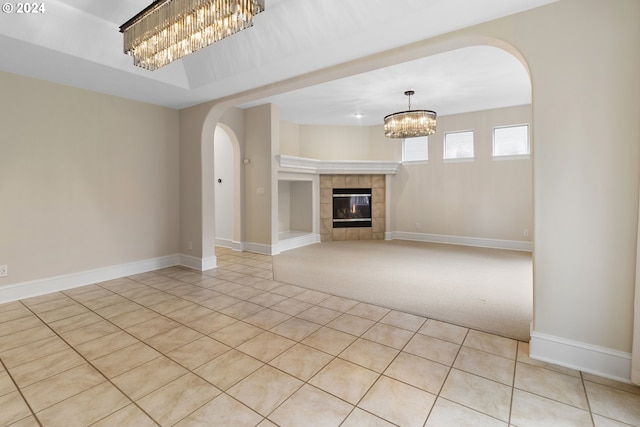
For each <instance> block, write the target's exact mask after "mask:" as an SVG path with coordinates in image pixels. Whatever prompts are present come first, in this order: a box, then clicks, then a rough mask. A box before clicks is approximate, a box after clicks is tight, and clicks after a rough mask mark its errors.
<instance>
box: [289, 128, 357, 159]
mask: <svg viewBox="0 0 640 427" xmlns="http://www.w3.org/2000/svg"><path fill="white" fill-rule="evenodd" d="M299 155H300V157H307V158H310V159H318V160H370V158H369V130H368V128H367V127H363V126H311V125H301V126H300V154H299Z"/></svg>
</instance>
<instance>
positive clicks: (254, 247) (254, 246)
mask: <svg viewBox="0 0 640 427" xmlns="http://www.w3.org/2000/svg"><path fill="white" fill-rule="evenodd" d="M274 250H275V248H274V247H273V246H271V245H265V244H263V243H252V242H243V243H242V251H246V252H253V253H256V254H262V255H277V254H276V253H274Z"/></svg>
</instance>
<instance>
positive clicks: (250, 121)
mask: <svg viewBox="0 0 640 427" xmlns="http://www.w3.org/2000/svg"><path fill="white" fill-rule="evenodd" d="M272 110H273V106H272V105H271V104H266V105H261V106H258V107H253V108H249V109H247V110H246V111H245V157H246V158H247V159H249V161H250V163H248V164H246V165H245V168H244V179H245V182H244V184H245V187H244V191H245V215H244V240H245V241H246V242H250V243H257V244H261V245H270V244H271V239H272V235H271V231H272V230H271V228H272V224H271V220H272V192H273V191H274V190H277V184H276V186H273V185H272V176H271V173H272V157H273V156H272V153H271V150H272V148H271V145H272V142H273V141H272V116H273V111H272ZM276 194H277V192H276ZM277 207H278V204H277V198H276V203H275V207H274V208H275V209H276V212H277ZM275 220H276V221H277V217H276V218H275ZM276 233H277V224H276Z"/></svg>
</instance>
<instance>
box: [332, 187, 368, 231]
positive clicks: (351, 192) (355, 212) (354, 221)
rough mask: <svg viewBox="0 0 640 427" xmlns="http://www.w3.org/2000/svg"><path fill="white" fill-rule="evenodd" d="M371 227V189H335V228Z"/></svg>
mask: <svg viewBox="0 0 640 427" xmlns="http://www.w3.org/2000/svg"><path fill="white" fill-rule="evenodd" d="M346 227H371V189H370V188H334V189H333V228H346Z"/></svg>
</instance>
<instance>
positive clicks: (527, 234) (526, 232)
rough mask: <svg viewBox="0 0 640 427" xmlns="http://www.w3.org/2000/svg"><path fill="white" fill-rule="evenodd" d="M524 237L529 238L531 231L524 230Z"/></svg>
mask: <svg viewBox="0 0 640 427" xmlns="http://www.w3.org/2000/svg"><path fill="white" fill-rule="evenodd" d="M522 235H523V236H524V237H529V230H527V229H526V228H525V229H524V230H522Z"/></svg>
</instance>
